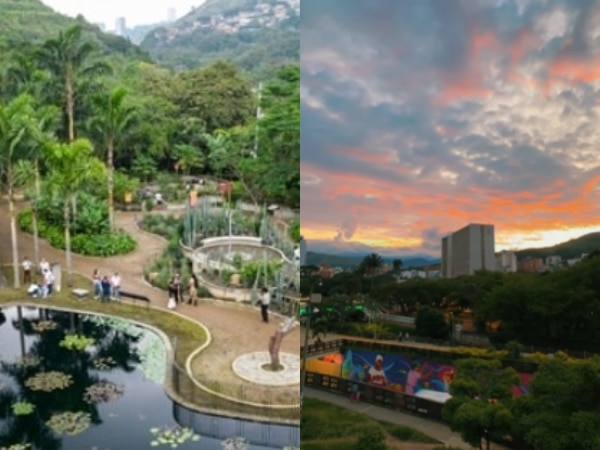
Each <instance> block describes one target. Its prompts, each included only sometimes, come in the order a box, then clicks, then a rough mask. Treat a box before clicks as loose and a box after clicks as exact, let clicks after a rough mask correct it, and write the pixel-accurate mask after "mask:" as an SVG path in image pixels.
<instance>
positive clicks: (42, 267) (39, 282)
mask: <svg viewBox="0 0 600 450" xmlns="http://www.w3.org/2000/svg"><path fill="white" fill-rule="evenodd" d="M21 267H23V284H25V285H29V287H28V288H27V293H28V294H29V295H31V296H32V297H34V298H46V297H48V296H50V295H52V293H53V292H54V284H55V283H56V277H55V276H54V273H52V269H51V267H50V263H49V262H48V261H46V259H44V258H42V259H41V261H40V262H39V264H38V266H37V269H38V272H37V277H36V279H34V276H33V273H34V268H35V266H34V264H33V262H32V261H31V260H30V259H29V258H28V257H27V256H26V257H25V258H24V259H23V262H22V263H21Z"/></svg>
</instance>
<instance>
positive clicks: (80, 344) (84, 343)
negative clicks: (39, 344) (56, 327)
mask: <svg viewBox="0 0 600 450" xmlns="http://www.w3.org/2000/svg"><path fill="white" fill-rule="evenodd" d="M94 342H95V340H94V338H90V337H87V336H82V335H79V334H68V335H66V336H65V337H64V339H63V340H62V341H60V343H59V345H60V346H61V347H64V348H66V349H67V350H76V351H83V350H85V349H86V348H88V347H89V346H91V345H94Z"/></svg>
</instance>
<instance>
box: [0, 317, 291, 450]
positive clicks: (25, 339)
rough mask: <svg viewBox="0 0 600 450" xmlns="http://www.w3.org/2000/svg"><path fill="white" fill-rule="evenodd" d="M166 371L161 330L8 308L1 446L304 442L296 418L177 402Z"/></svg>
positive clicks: (213, 448) (106, 448) (80, 448)
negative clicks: (228, 412)
mask: <svg viewBox="0 0 600 450" xmlns="http://www.w3.org/2000/svg"><path fill="white" fill-rule="evenodd" d="M166 370H167V350H166V348H165V345H164V343H163V341H162V339H161V338H160V336H158V335H157V334H156V333H155V332H153V331H151V330H149V329H146V328H143V327H141V326H138V325H136V324H134V323H131V322H129V321H127V320H124V319H119V318H111V317H103V316H97V315H86V314H76V313H69V312H62V311H55V310H50V309H38V308H29V307H22V308H17V307H9V308H4V309H2V310H1V311H0V449H3V450H4V449H10V450H21V449H29V450H58V449H61V450H88V449H89V450H122V449H146V448H155V449H159V450H160V449H162V448H164V449H169V448H177V449H180V450H192V449H198V450H227V449H236V450H271V449H278V450H281V449H283V448H286V447H299V440H300V437H299V429H298V427H297V426H286V425H276V424H268V423H259V422H252V421H247V420H241V419H236V418H227V417H222V416H213V415H208V414H203V413H198V412H195V411H191V410H189V409H187V408H185V407H183V406H181V405H178V404H177V403H175V402H173V401H172V400H171V399H169V397H167V395H166V393H165V390H164V379H165V374H166ZM18 444H21V446H19V445H18Z"/></svg>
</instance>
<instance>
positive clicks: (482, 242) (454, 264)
mask: <svg viewBox="0 0 600 450" xmlns="http://www.w3.org/2000/svg"><path fill="white" fill-rule="evenodd" d="M477 270H491V271H495V270H496V257H495V252H494V226H493V225H482V224H473V223H472V224H469V225H467V226H466V227H464V228H461V229H460V230H458V231H455V232H454V233H452V234H450V235H449V236H446V237H444V238H443V239H442V277H444V278H454V277H458V276H460V275H472V274H473V273H475V271H477Z"/></svg>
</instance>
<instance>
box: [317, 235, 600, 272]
mask: <svg viewBox="0 0 600 450" xmlns="http://www.w3.org/2000/svg"><path fill="white" fill-rule="evenodd" d="M309 245H310V243H309ZM593 251H600V232H596V233H589V234H586V235H583V236H580V237H578V238H575V239H571V240H569V241H566V242H562V243H560V244H557V245H553V246H551V247H542V248H529V249H523V250H517V251H515V254H516V255H517V260H518V261H521V260H523V259H525V258H542V259H544V258H546V257H547V256H552V255H558V256H560V257H561V258H562V259H563V260H566V259H571V258H579V257H580V256H581V255H582V254H583V253H592V252H593ZM369 253H370V252H367V251H360V252H351V251H350V252H348V251H340V252H335V253H325V252H311V251H308V252H307V253H306V263H307V264H309V265H319V264H322V263H325V264H329V265H331V266H339V267H342V268H344V269H346V268H349V267H356V266H358V265H359V264H360V262H361V261H362V259H363V258H364V257H365V256H366V255H367V254H369ZM371 253H377V251H376V250H374V251H373V252H371ZM381 257H382V259H383V260H384V261H385V262H386V263H387V264H391V263H392V261H393V260H394V259H401V260H402V263H403V265H402V267H403V268H405V269H407V268H420V267H424V266H427V265H432V264H440V263H441V259H440V258H433V257H430V256H427V255H413V256H406V257H402V256H384V255H381Z"/></svg>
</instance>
